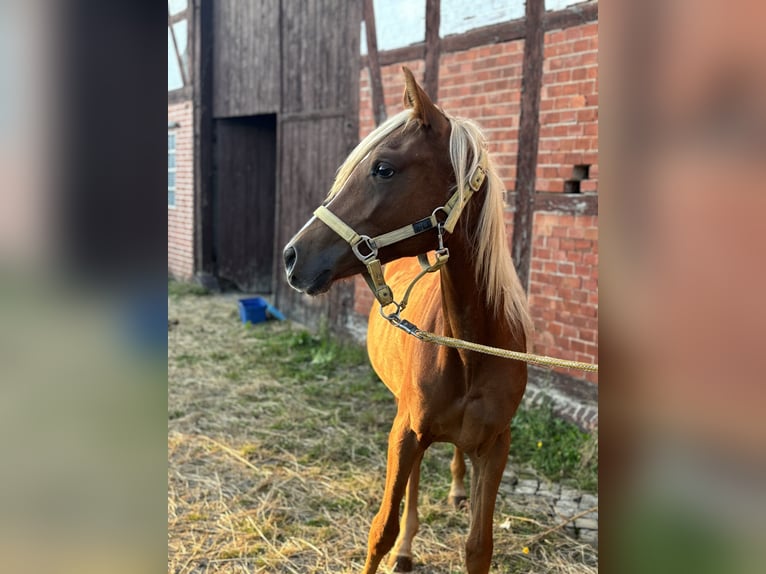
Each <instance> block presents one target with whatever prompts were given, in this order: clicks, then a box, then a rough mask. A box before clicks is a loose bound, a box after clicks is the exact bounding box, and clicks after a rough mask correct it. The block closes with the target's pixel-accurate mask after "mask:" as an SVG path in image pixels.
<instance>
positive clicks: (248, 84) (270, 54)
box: [213, 0, 281, 118]
mask: <svg viewBox="0 0 766 574" xmlns="http://www.w3.org/2000/svg"><path fill="white" fill-rule="evenodd" d="M279 17H280V0H259V1H258V2H252V1H246V2H243V1H241V0H215V2H213V85H214V89H213V115H215V116H216V117H219V118H221V117H234V116H251V115H257V114H268V113H277V112H278V111H279V108H280V86H281V84H280V74H281V69H280V47H279V44H280V42H279V39H280V38H279V32H280V29H279Z"/></svg>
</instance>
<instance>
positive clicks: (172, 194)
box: [168, 132, 176, 207]
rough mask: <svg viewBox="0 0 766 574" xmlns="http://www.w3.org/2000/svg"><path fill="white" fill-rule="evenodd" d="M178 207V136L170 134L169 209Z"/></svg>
mask: <svg viewBox="0 0 766 574" xmlns="http://www.w3.org/2000/svg"><path fill="white" fill-rule="evenodd" d="M175 205H176V134H174V133H173V132H168V207H175Z"/></svg>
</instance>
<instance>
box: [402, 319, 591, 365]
mask: <svg viewBox="0 0 766 574" xmlns="http://www.w3.org/2000/svg"><path fill="white" fill-rule="evenodd" d="M412 335H414V336H415V337H417V338H418V339H420V340H421V341H425V342H427V343H436V344H437V345H444V346H445V347H452V348H453V349H467V350H469V351H476V352H477V353H485V354H487V355H495V356H496V357H503V358H504V359H516V360H517V361H524V362H525V363H534V364H536V365H543V366H546V367H564V368H566V369H578V370H580V371H589V372H591V373H597V372H598V365H591V364H590V363H581V362H579V361H567V360H566V359H556V358H554V357H546V356H545V355H533V354H531V353H522V352H520V351H509V350H507V349H499V348H497V347H488V346H487V345H479V344H478V343H470V342H468V341H463V340H461V339H453V338H452V337H442V336H441V335H435V334H434V333H429V332H428V331H421V330H420V329H417V330H416V331H415V332H413V333H412Z"/></svg>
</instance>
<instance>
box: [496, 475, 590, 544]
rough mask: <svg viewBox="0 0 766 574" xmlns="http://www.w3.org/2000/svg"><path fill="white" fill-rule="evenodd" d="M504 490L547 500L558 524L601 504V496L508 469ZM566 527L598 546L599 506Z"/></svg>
mask: <svg viewBox="0 0 766 574" xmlns="http://www.w3.org/2000/svg"><path fill="white" fill-rule="evenodd" d="M500 492H501V493H502V494H505V495H506V496H513V497H519V496H522V497H534V498H536V499H537V500H538V501H541V502H544V504H545V506H546V507H547V508H548V511H549V514H550V515H551V516H552V517H553V518H554V519H555V520H554V523H558V522H563V521H564V520H566V519H567V518H571V517H573V516H575V515H576V514H579V513H581V512H584V511H586V510H589V509H591V508H594V507H597V506H598V495H594V494H590V493H585V492H580V491H578V490H576V489H573V488H568V487H566V486H561V485H560V484H556V483H553V482H550V481H547V480H545V479H542V480H541V479H538V478H535V477H533V476H524V475H523V474H522V475H521V476H518V475H517V474H516V473H515V472H514V471H513V470H512V469H511V468H508V469H506V471H505V473H504V475H503V482H502V483H501V485H500ZM564 530H565V531H566V532H567V533H569V534H570V535H571V536H573V537H574V538H576V539H577V540H581V541H582V542H586V543H588V544H592V545H593V546H596V547H597V546H598V509H596V511H594V512H590V513H588V514H585V515H583V516H582V517H580V518H577V519H576V520H574V521H573V522H571V523H569V524H567V525H566V526H565V527H564Z"/></svg>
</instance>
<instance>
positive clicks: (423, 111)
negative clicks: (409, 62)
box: [402, 66, 449, 131]
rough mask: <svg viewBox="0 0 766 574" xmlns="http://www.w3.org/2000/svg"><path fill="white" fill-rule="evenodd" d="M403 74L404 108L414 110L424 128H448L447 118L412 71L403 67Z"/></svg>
mask: <svg viewBox="0 0 766 574" xmlns="http://www.w3.org/2000/svg"><path fill="white" fill-rule="evenodd" d="M402 72H404V107H405V108H413V110H414V111H415V117H416V118H418V120H420V122H421V123H422V124H423V125H424V126H431V127H433V128H434V129H436V130H437V131H439V130H441V129H445V128H448V127H449V122H448V121H447V118H446V117H445V115H444V114H443V113H442V112H441V110H439V108H437V107H436V106H435V105H434V104H433V102H431V99H430V98H429V97H428V95H427V94H426V93H425V91H424V90H423V88H421V87H420V86H419V85H418V83H417V81H415V76H413V75H412V71H411V70H410V69H409V68H408V67H407V66H402Z"/></svg>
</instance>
